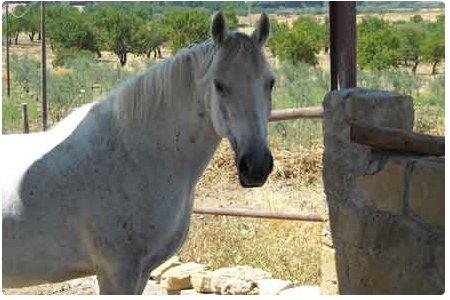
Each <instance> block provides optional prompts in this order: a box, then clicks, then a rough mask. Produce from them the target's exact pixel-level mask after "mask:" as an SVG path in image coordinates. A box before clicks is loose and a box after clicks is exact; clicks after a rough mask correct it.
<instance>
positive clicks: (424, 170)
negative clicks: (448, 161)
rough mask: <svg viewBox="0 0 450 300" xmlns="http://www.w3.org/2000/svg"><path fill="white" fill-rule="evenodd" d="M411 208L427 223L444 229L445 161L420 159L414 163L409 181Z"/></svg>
mask: <svg viewBox="0 0 450 300" xmlns="http://www.w3.org/2000/svg"><path fill="white" fill-rule="evenodd" d="M408 200H409V208H410V210H411V212H412V213H413V214H414V215H417V216H419V217H420V218H421V219H423V220H424V221H425V222H427V223H430V224H433V225H437V226H442V227H444V223H445V163H444V159H420V160H418V161H416V162H415V163H414V166H413V169H412V173H411V177H410V180H409V197H408Z"/></svg>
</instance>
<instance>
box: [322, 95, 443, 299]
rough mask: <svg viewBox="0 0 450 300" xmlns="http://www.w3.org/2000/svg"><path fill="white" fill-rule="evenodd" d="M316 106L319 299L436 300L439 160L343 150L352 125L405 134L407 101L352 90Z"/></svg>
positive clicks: (439, 288)
mask: <svg viewBox="0 0 450 300" xmlns="http://www.w3.org/2000/svg"><path fill="white" fill-rule="evenodd" d="M323 106H324V144H325V152H324V157H323V163H324V170H323V179H324V188H325V193H326V197H327V203H328V211H329V227H330V232H328V233H326V234H325V235H324V245H323V256H322V269H323V278H322V292H323V293H333V290H335V291H336V292H338V293H341V294H442V293H443V292H444V254H445V251H444V215H445V210H444V158H431V157H424V156H416V155H409V154H406V153H394V152H382V151H373V150H371V149H369V148H367V147H364V146H362V145H359V144H354V143H351V142H350V126H349V124H350V123H351V122H353V121H358V122H365V123H366V124H368V125H375V126H386V127H393V128H400V129H404V130H409V131H410V130H412V127H413V122H414V110H413V103H412V99H411V97H409V96H401V95H396V94H392V93H386V92H378V91H368V90H363V89H359V88H356V89H348V90H341V91H333V92H330V93H329V94H327V96H326V97H325V100H324V103H323ZM330 233H331V235H330ZM333 256H334V260H333ZM333 272H334V273H333Z"/></svg>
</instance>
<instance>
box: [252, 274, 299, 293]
mask: <svg viewBox="0 0 450 300" xmlns="http://www.w3.org/2000/svg"><path fill="white" fill-rule="evenodd" d="M257 286H258V290H259V295H278V294H279V293H280V292H281V291H283V290H285V289H288V288H292V287H294V286H293V285H292V282H290V281H288V280H281V279H274V278H267V279H262V280H259V281H258V282H257Z"/></svg>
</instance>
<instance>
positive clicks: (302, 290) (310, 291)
mask: <svg viewBox="0 0 450 300" xmlns="http://www.w3.org/2000/svg"><path fill="white" fill-rule="evenodd" d="M279 295H281V296H307V297H310V296H319V295H320V288H319V287H318V286H298V287H295V288H291V289H287V290H284V291H281V292H280V293H279Z"/></svg>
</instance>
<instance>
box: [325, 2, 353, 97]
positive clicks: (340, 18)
mask: <svg viewBox="0 0 450 300" xmlns="http://www.w3.org/2000/svg"><path fill="white" fill-rule="evenodd" d="M329 18H330V68H331V70H330V74H331V90H336V89H342V88H351V87H355V86H356V2H355V1H339V2H338V1H330V7H329Z"/></svg>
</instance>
